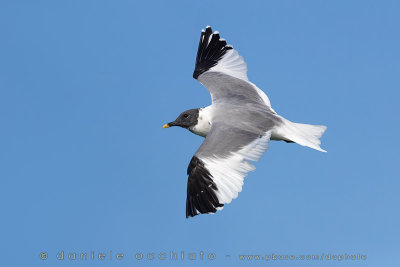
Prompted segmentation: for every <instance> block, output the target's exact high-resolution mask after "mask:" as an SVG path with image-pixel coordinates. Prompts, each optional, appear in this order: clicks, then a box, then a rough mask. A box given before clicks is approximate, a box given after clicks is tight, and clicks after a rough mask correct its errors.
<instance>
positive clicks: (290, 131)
mask: <svg viewBox="0 0 400 267" xmlns="http://www.w3.org/2000/svg"><path fill="white" fill-rule="evenodd" d="M282 119H283V125H282V126H280V127H279V128H277V129H275V131H274V133H273V134H272V137H271V139H273V140H285V141H292V142H295V143H297V144H299V145H302V146H308V147H310V148H313V149H315V150H318V151H321V152H326V151H325V150H323V149H322V148H321V147H320V144H321V141H320V140H319V139H320V138H321V136H322V134H323V133H324V132H325V130H326V126H324V125H310V124H303V123H295V122H291V121H288V120H286V119H284V118H282Z"/></svg>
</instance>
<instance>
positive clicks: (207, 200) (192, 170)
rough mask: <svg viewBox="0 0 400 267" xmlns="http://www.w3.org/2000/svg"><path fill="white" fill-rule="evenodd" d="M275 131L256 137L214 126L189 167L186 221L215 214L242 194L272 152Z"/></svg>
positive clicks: (235, 128) (217, 125)
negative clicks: (258, 164)
mask: <svg viewBox="0 0 400 267" xmlns="http://www.w3.org/2000/svg"><path fill="white" fill-rule="evenodd" d="M270 137H271V131H270V130H269V131H266V132H265V133H264V134H262V135H260V134H256V133H253V132H249V131H246V130H243V129H241V128H238V127H232V126H231V125H227V124H225V123H223V122H216V123H213V125H212V128H211V131H210V132H209V134H208V135H207V138H206V139H205V140H204V142H203V143H202V145H201V146H200V148H199V149H198V150H197V152H196V153H195V155H194V156H193V158H192V160H191V161H190V164H189V166H188V170H187V174H188V176H189V178H188V183H187V198H186V218H188V217H193V216H196V215H198V214H200V213H215V212H216V211H217V210H220V209H222V208H223V206H224V204H227V203H230V202H231V201H232V199H234V198H236V197H237V196H238V193H239V192H240V191H242V185H243V179H244V177H246V176H247V173H248V172H249V171H252V170H254V169H255V167H254V166H253V165H252V164H251V163H250V161H257V160H259V159H260V157H261V156H262V154H263V153H264V152H265V150H266V149H267V148H268V141H269V139H270Z"/></svg>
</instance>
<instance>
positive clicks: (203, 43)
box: [193, 26, 232, 79]
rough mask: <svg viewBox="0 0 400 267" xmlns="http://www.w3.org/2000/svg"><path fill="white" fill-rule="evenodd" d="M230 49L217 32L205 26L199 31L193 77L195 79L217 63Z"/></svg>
mask: <svg viewBox="0 0 400 267" xmlns="http://www.w3.org/2000/svg"><path fill="white" fill-rule="evenodd" d="M210 38H211V39H210ZM230 49H232V46H230V45H227V44H226V41H225V39H221V38H220V36H219V32H217V31H216V32H214V33H212V29H211V27H210V26H207V27H206V30H205V31H204V30H202V31H201V35H200V42H199V47H198V49H197V56H196V65H195V68H194V72H193V78H195V79H197V78H198V77H199V76H200V75H201V74H203V73H204V72H206V71H208V70H209V69H211V68H212V67H214V66H215V65H217V64H218V61H219V60H220V59H221V58H222V57H223V56H224V55H225V54H226V52H227V51H228V50H230Z"/></svg>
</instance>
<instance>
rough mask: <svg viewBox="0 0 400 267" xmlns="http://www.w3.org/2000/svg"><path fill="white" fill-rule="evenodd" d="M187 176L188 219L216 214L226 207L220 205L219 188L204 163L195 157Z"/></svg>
mask: <svg viewBox="0 0 400 267" xmlns="http://www.w3.org/2000/svg"><path fill="white" fill-rule="evenodd" d="M187 174H188V176H189V178H188V184H187V197H186V218H189V217H194V216H196V215H198V214H202V213H215V212H217V208H220V207H223V206H224V205H223V204H221V203H219V200H218V197H217V195H216V191H218V188H217V186H216V185H215V183H214V181H213V177H212V175H211V174H210V172H209V171H208V170H207V169H206V168H205V166H204V163H203V162H202V161H201V160H200V159H199V158H197V157H196V156H193V158H192V160H191V161H190V163H189V166H188V170H187Z"/></svg>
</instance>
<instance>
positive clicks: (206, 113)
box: [189, 106, 212, 137]
mask: <svg viewBox="0 0 400 267" xmlns="http://www.w3.org/2000/svg"><path fill="white" fill-rule="evenodd" d="M211 121H212V115H211V106H208V107H205V108H201V109H200V110H199V118H198V120H197V124H196V125H195V126H194V127H193V128H192V129H189V130H190V131H191V132H192V133H195V134H197V135H200V136H203V137H206V136H207V134H208V133H209V132H210V129H211Z"/></svg>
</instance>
